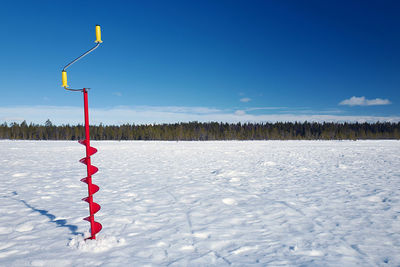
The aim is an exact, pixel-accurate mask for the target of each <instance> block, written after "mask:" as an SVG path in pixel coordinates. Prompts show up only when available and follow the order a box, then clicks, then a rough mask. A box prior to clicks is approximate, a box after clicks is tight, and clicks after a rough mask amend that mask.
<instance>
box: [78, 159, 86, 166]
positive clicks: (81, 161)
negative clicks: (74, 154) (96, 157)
mask: <svg viewBox="0 0 400 267" xmlns="http://www.w3.org/2000/svg"><path fill="white" fill-rule="evenodd" d="M79 162H80V163H83V164H85V165H87V160H86V157H84V158H81V159H80V160H79Z"/></svg>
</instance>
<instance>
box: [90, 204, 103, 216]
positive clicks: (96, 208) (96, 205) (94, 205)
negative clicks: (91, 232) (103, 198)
mask: <svg viewBox="0 0 400 267" xmlns="http://www.w3.org/2000/svg"><path fill="white" fill-rule="evenodd" d="M100 208H101V207H100V205H99V204H97V203H96V202H93V210H92V212H93V214H95V213H97V212H98V211H99V210H100Z"/></svg>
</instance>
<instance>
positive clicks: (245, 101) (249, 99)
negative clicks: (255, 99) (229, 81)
mask: <svg viewBox="0 0 400 267" xmlns="http://www.w3.org/2000/svg"><path fill="white" fill-rule="evenodd" d="M250 101H251V98H248V97H243V98H241V99H240V102H244V103H248V102H250Z"/></svg>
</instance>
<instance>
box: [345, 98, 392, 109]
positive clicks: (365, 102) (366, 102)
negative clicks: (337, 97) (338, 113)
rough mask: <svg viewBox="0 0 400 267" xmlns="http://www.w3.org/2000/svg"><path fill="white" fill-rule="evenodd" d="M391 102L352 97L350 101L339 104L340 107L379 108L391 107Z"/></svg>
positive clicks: (346, 100)
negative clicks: (383, 106) (380, 106)
mask: <svg viewBox="0 0 400 267" xmlns="http://www.w3.org/2000/svg"><path fill="white" fill-rule="evenodd" d="M389 104H391V102H390V101H389V99H381V98H375V99H366V98H365V96H361V97H357V96H352V97H351V98H350V99H345V100H343V101H342V102H340V103H339V105H346V106H351V107H352V106H379V105H389Z"/></svg>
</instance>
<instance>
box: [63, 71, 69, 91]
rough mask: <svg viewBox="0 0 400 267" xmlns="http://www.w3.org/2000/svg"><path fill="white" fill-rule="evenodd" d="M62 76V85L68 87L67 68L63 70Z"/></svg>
mask: <svg viewBox="0 0 400 267" xmlns="http://www.w3.org/2000/svg"><path fill="white" fill-rule="evenodd" d="M61 77H62V87H64V88H67V87H68V84H67V72H66V71H65V70H63V71H62V72H61Z"/></svg>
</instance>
